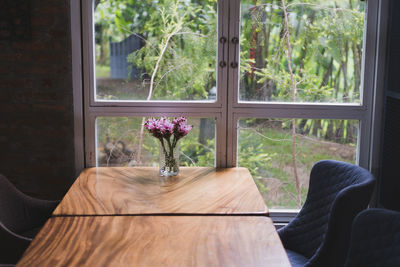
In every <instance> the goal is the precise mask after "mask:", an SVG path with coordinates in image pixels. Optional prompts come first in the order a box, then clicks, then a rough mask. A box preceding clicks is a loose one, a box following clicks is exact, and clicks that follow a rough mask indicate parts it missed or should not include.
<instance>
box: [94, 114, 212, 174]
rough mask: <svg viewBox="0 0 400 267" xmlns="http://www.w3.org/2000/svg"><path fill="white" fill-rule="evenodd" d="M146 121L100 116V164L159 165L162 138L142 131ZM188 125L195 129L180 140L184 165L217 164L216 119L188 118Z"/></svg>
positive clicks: (181, 159) (97, 147)
mask: <svg viewBox="0 0 400 267" xmlns="http://www.w3.org/2000/svg"><path fill="white" fill-rule="evenodd" d="M146 119H147V118H146ZM142 122H143V118H141V117H140V118H139V117H99V118H97V120H96V136H97V138H96V151H97V157H96V158H97V166H154V167H156V166H158V162H159V145H158V142H159V141H158V140H157V139H156V138H155V137H153V136H151V135H150V133H148V131H147V130H144V131H143V133H142V134H141V128H142V127H141V125H142ZM188 124H191V125H193V129H192V130H191V131H190V132H189V134H188V135H186V136H185V137H183V138H182V139H180V140H179V147H180V165H181V166H215V126H216V120H215V119H214V118H188ZM141 137H142V138H141ZM140 140H142V141H141V143H142V145H139V143H140Z"/></svg>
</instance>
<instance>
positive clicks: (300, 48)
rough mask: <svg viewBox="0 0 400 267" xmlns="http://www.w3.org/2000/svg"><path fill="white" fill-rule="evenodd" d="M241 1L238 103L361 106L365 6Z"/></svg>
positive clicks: (329, 1) (297, 0)
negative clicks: (294, 85) (285, 11)
mask: <svg viewBox="0 0 400 267" xmlns="http://www.w3.org/2000/svg"><path fill="white" fill-rule="evenodd" d="M255 2H256V1H253V0H242V3H241V35H240V38H241V41H240V85H239V100H241V101H261V102H264V101H266V102H316V103H318V102H322V103H328V102H330V103H360V87H361V86H360V85H361V78H362V73H361V65H362V54H363V49H362V48H363V32H364V13H365V12H364V11H365V2H362V1H342V0H341V1H337V0H324V1H321V0H310V1H300V0H293V1H286V5H287V11H288V27H289V32H290V48H291V50H292V53H291V56H292V64H291V67H292V72H293V77H294V83H295V84H296V87H297V93H294V91H295V90H293V88H292V79H291V75H290V70H289V67H288V61H289V60H288V54H287V51H288V46H287V43H286V34H285V33H286V29H287V27H286V24H285V20H284V18H285V16H284V12H283V9H282V6H281V1H271V0H260V1H257V2H256V3H257V4H254V3H255Z"/></svg>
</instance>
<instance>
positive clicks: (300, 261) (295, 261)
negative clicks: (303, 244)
mask: <svg viewBox="0 0 400 267" xmlns="http://www.w3.org/2000/svg"><path fill="white" fill-rule="evenodd" d="M286 254H287V255H288V258H289V261H290V263H291V264H292V266H293V267H296V266H299V267H300V266H305V265H306V263H307V261H308V259H307V258H306V257H304V256H303V255H301V254H299V253H297V252H294V251H293V250H290V249H287V250H286Z"/></svg>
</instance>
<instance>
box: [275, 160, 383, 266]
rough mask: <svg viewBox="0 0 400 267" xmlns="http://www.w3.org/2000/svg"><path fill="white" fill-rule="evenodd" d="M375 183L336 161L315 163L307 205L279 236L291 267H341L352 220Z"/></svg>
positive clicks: (360, 170) (362, 172)
mask: <svg viewBox="0 0 400 267" xmlns="http://www.w3.org/2000/svg"><path fill="white" fill-rule="evenodd" d="M374 183H375V179H374V177H373V176H372V174H371V173H370V172H368V171H367V170H365V169H363V168H361V167H358V166H355V165H352V164H349V163H344V162H339V161H333V160H324V161H319V162H317V163H316V164H315V165H314V166H313V168H312V170H311V175H310V186H309V191H308V195H307V199H306V202H305V203H304V206H303V208H302V209H301V210H300V212H299V214H297V216H296V217H295V218H294V219H293V220H292V221H291V222H290V223H289V224H288V225H286V226H285V227H283V228H281V229H280V230H279V231H278V233H279V236H280V238H281V240H282V243H283V246H284V247H285V249H286V252H287V254H288V257H289V260H290V262H291V263H292V265H293V266H321V267H329V266H335V267H336V266H343V265H344V262H345V260H346V256H347V250H348V247H349V239H350V237H349V236H350V232H351V225H352V222H353V219H354V217H355V216H356V215H357V213H359V212H360V211H361V210H363V209H365V208H366V207H367V205H368V203H369V201H370V198H371V195H372V191H373V187H374Z"/></svg>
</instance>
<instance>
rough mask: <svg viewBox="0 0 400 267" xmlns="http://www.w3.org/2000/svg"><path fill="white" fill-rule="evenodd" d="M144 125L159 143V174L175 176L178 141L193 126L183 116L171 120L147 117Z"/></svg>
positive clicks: (177, 163) (177, 164) (177, 159)
mask: <svg viewBox="0 0 400 267" xmlns="http://www.w3.org/2000/svg"><path fill="white" fill-rule="evenodd" d="M144 127H145V128H146V129H147V130H148V131H149V132H150V133H151V134H152V135H153V136H154V137H155V138H157V139H158V140H159V143H160V175H161V176H175V175H178V173H179V146H178V141H179V140H180V139H181V138H183V137H184V136H186V135H187V134H188V133H189V131H190V130H191V129H192V128H193V126H192V125H188V124H187V120H186V118H185V117H179V118H175V119H173V120H172V121H171V120H170V119H168V118H165V117H162V118H160V119H155V118H150V119H148V120H147V121H146V122H145V124H144Z"/></svg>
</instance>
